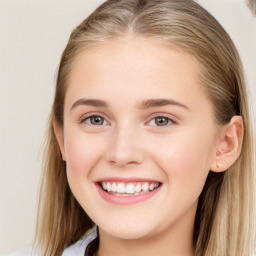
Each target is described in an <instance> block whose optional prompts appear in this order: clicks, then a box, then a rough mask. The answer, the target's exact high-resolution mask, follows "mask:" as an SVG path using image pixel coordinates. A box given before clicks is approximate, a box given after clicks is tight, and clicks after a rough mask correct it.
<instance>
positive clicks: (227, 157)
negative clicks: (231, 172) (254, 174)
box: [211, 116, 244, 172]
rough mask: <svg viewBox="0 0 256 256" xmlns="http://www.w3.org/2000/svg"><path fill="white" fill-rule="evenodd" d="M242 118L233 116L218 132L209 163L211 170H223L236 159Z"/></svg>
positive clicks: (242, 129) (242, 132) (239, 150)
mask: <svg viewBox="0 0 256 256" xmlns="http://www.w3.org/2000/svg"><path fill="white" fill-rule="evenodd" d="M243 134H244V127H243V119H242V117H241V116H233V117H232V118H231V120H230V122H229V124H227V125H225V126H223V127H222V128H221V129H220V131H219V133H218V141H217V150H216V155H215V159H214V162H213V163H212V165H211V170H212V171H213V172H223V171H225V170H227V169H228V168H229V167H231V166H232V165H233V164H234V162H235V161H236V160H237V159H238V157H239V155H240V153H241V148H242V142H243Z"/></svg>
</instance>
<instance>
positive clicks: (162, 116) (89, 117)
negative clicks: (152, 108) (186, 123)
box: [80, 114, 177, 127]
mask: <svg viewBox="0 0 256 256" xmlns="http://www.w3.org/2000/svg"><path fill="white" fill-rule="evenodd" d="M93 117H100V118H101V119H103V120H104V121H106V119H105V118H104V117H102V116H101V115H90V116H87V117H85V118H83V119H82V120H81V121H80V123H84V122H85V123H86V124H88V123H87V122H86V120H90V119H91V118H93ZM157 118H163V119H165V120H167V124H166V125H152V126H155V127H166V126H169V125H171V124H172V125H175V124H177V122H176V121H174V120H173V119H171V118H170V117H167V116H165V115H163V114H162V115H157V116H154V117H153V118H151V119H150V121H149V122H148V123H150V122H151V121H152V120H156V119H157ZM104 121H103V124H100V125H97V124H95V125H94V124H92V123H91V121H90V124H88V125H90V126H103V125H104Z"/></svg>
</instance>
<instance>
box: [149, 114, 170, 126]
mask: <svg viewBox="0 0 256 256" xmlns="http://www.w3.org/2000/svg"><path fill="white" fill-rule="evenodd" d="M152 122H153V123H152ZM149 124H150V125H152V126H167V125H170V124H175V122H174V121H173V120H171V119H170V118H168V117H165V116H157V117H155V118H153V119H151V120H150V122H149Z"/></svg>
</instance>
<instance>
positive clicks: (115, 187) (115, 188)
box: [111, 182, 117, 192]
mask: <svg viewBox="0 0 256 256" xmlns="http://www.w3.org/2000/svg"><path fill="white" fill-rule="evenodd" d="M111 190H112V192H116V191H117V185H116V183H115V182H114V183H113V184H112V188H111Z"/></svg>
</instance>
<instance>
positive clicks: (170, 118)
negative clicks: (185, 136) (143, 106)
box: [146, 113, 178, 127]
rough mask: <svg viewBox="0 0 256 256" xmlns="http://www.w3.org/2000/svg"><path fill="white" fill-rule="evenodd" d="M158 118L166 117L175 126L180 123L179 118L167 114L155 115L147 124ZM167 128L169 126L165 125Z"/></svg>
mask: <svg viewBox="0 0 256 256" xmlns="http://www.w3.org/2000/svg"><path fill="white" fill-rule="evenodd" d="M156 117H165V118H167V119H169V120H170V121H171V122H172V123H173V124H177V123H178V118H177V117H175V116H173V115H171V114H167V113H155V114H153V115H151V116H150V117H149V120H148V121H147V122H146V123H147V124H148V123H149V122H150V121H151V120H152V119H154V118H156ZM166 126H169V125H165V126H162V127H166ZM157 127H161V126H157Z"/></svg>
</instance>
